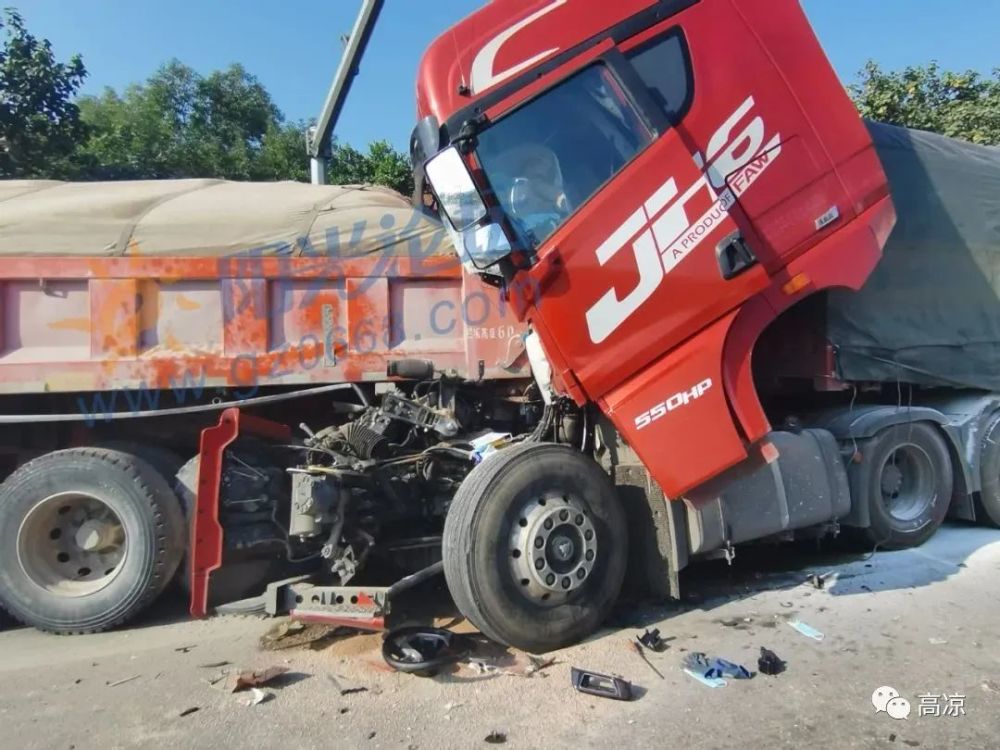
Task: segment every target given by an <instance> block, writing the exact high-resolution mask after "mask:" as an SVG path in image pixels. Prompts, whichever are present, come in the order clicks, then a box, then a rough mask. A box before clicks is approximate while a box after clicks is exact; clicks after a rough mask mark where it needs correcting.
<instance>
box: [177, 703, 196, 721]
mask: <svg viewBox="0 0 1000 750" xmlns="http://www.w3.org/2000/svg"><path fill="white" fill-rule="evenodd" d="M198 711H201V706H191V707H190V708H185V709H184V710H183V711H180V712H179V713H178V714H177V718H179V719H183V718H184V717H185V716H190V715H191V714H193V713H197V712H198Z"/></svg>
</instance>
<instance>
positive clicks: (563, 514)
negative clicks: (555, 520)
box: [559, 510, 569, 521]
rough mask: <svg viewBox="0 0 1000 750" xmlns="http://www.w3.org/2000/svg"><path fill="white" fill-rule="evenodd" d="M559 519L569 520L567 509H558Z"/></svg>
mask: <svg viewBox="0 0 1000 750" xmlns="http://www.w3.org/2000/svg"><path fill="white" fill-rule="evenodd" d="M559 520H560V521H568V520H569V511H568V510H561V511H559Z"/></svg>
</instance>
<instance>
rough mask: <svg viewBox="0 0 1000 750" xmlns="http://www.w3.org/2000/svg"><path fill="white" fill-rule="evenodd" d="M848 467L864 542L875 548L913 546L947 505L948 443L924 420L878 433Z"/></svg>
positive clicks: (933, 529) (949, 478)
mask: <svg viewBox="0 0 1000 750" xmlns="http://www.w3.org/2000/svg"><path fill="white" fill-rule="evenodd" d="M863 453H864V460H863V461H862V462H861V463H860V464H855V465H853V466H852V471H858V472H860V473H859V475H858V476H857V481H856V482H855V483H854V486H855V487H856V488H858V491H859V493H860V494H861V495H862V497H858V498H855V501H857V502H867V503H868V510H869V513H870V518H871V525H870V526H869V527H868V529H867V530H866V536H867V538H868V541H869V542H871V543H872V544H875V545H877V546H878V547H879V548H880V549H888V550H898V549H907V548H909V547H918V546H920V545H921V544H923V543H924V542H926V541H927V540H928V539H930V538H931V537H932V536H933V535H934V533H935V532H936V531H937V530H938V528H939V527H940V526H941V523H942V522H943V521H944V518H945V516H946V515H947V513H948V506H949V504H950V503H951V495H952V486H953V483H954V475H953V470H952V465H951V457H950V456H949V454H948V446H947V444H946V443H945V441H944V438H943V437H942V436H941V434H940V432H938V430H937V429H935V428H934V427H932V426H931V425H929V424H927V423H925V422H917V423H913V424H905V425H896V426H894V427H888V428H886V429H884V430H882V431H881V432H880V433H878V434H877V435H876V436H875V437H874V438H873V439H872V441H871V443H869V445H868V447H867V448H866V449H865V450H864V451H863Z"/></svg>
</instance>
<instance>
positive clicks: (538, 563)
mask: <svg viewBox="0 0 1000 750" xmlns="http://www.w3.org/2000/svg"><path fill="white" fill-rule="evenodd" d="M544 567H545V560H543V559H542V558H540V557H539V558H538V559H537V560H535V570H541V569H542V568H544Z"/></svg>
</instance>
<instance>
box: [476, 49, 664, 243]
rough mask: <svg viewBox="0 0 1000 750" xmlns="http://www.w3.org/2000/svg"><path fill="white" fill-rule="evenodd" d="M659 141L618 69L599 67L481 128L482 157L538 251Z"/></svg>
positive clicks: (505, 203)
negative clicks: (617, 74) (627, 93)
mask: <svg viewBox="0 0 1000 750" xmlns="http://www.w3.org/2000/svg"><path fill="white" fill-rule="evenodd" d="M651 139H652V134H651V133H650V132H649V130H648V129H647V128H646V127H645V126H644V125H643V124H642V121H641V120H640V118H639V116H638V114H637V113H636V111H635V110H634V108H633V107H632V106H631V105H630V104H629V102H628V100H626V99H625V97H624V96H623V94H622V92H621V90H620V88H619V86H618V83H617V81H616V80H615V79H614V78H613V77H612V76H611V73H610V72H609V71H608V70H607V69H606V68H605V67H604V66H603V65H594V66H591V67H589V68H587V69H585V70H583V71H582V72H580V73H577V74H576V75H574V76H573V77H572V78H570V79H568V80H566V81H564V82H563V83H561V84H559V85H558V86H555V87H554V88H552V89H550V90H548V91H546V92H545V93H544V94H542V95H540V96H538V97H536V98H535V99H532V100H531V101H529V102H528V103H527V104H525V105H524V106H522V107H520V108H518V109H517V110H515V111H514V112H512V113H511V114H509V115H507V116H505V117H503V118H502V119H500V120H497V122H496V123H495V124H493V125H492V126H491V127H490V128H488V129H487V130H484V131H483V132H482V133H480V134H479V146H478V148H477V150H476V156H477V158H478V159H479V163H480V164H481V165H482V168H483V171H484V173H485V174H486V177H487V178H488V179H489V181H490V184H491V185H492V187H493V190H494V192H495V193H496V196H497V200H498V201H499V203H500V205H501V207H502V208H503V209H504V211H505V212H506V213H507V215H508V217H510V219H511V223H512V224H513V225H514V226H515V227H516V229H517V230H518V232H519V233H520V234H521V239H522V241H524V242H525V243H526V244H527V245H528V246H530V247H531V248H532V249H535V248H537V247H538V246H539V245H540V244H541V243H542V242H544V241H545V240H546V239H547V238H548V237H549V236H550V235H551V234H552V233H553V232H554V231H555V230H556V229H558V228H559V226H560V225H561V224H562V223H563V222H564V221H565V220H566V219H567V218H568V217H569V216H570V215H571V214H572V213H573V212H574V211H576V210H577V209H579V208H580V206H582V205H583V204H584V203H585V202H586V201H587V200H588V199H589V198H590V197H591V196H593V195H594V194H595V193H596V192H597V191H598V189H599V188H600V187H601V186H602V185H603V184H604V183H605V182H607V181H608V180H609V179H611V178H612V177H613V176H614V175H615V174H616V173H617V172H618V171H619V170H621V169H622V167H624V166H625V165H626V164H627V163H628V162H629V161H630V160H631V158H632V157H633V156H635V154H636V153H638V152H639V151H640V150H642V149H643V148H644V147H645V146H646V145H647V144H648V143H649V142H650V140H651Z"/></svg>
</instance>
